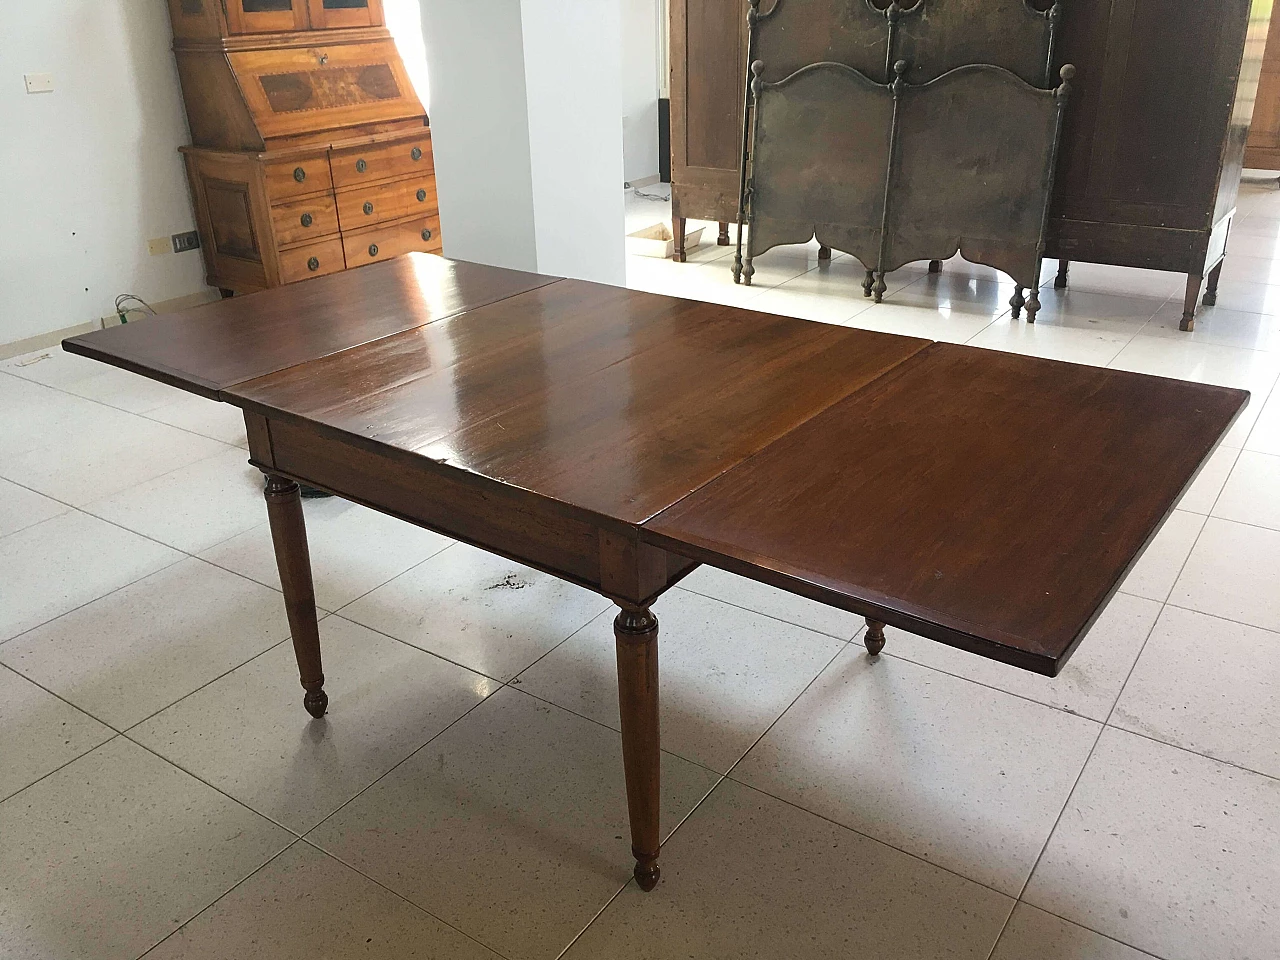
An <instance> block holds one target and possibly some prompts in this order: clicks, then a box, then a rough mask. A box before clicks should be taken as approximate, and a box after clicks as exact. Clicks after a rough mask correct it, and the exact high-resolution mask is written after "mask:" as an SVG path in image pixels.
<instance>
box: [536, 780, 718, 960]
mask: <svg viewBox="0 0 1280 960" xmlns="http://www.w3.org/2000/svg"><path fill="white" fill-rule="evenodd" d="M699 766H701V765H700V764H699ZM704 769H709V768H704ZM712 772H714V771H712ZM726 779H727V778H726V777H725V776H724V774H716V782H715V783H713V784H712V785H711V786H710V787H709V788H708V789H707V791H706V793H704V794H703V795H702V796H701V797H699V798H698V802H697V803H695V804H694V805H693V806H692V807H690V808H689V809H688V811H687V812H686V813H685V815H684V816H682V817H681V818H680V819H679V820H678V821H677V822H676V825H675V826H674V827H672V828H671V829H670V831H668V833H667V835H666V837H665V838H664V839H663V840H662V842H661V844H660V845H659V848H658V849H659V854H661V850H662V847H663V846H665V845H666V843H667V841H668V840H670V839H671V838H672V837H674V836H675V835H676V831H677V830H679V829H680V828H681V827H683V826H684V825H685V823H686V822H687V821H688V820H689V818H690V817H692V816H693V815H694V814H695V813H696V812H697V811H698V808H699V807H701V806H702V805H703V803H705V802H706V800H707V798H708V797H710V796H711V794H713V793H715V791H716V790H717V789H718V788H719V786H720V784H722V783H724V781H725V780H726ZM632 882H633V880H632V879H631V878H628V880H627V881H626V882H625V883H623V884H622V886H620V887H619V888H618V890H617V892H616V893H614V894H613V896H611V897H610V898H609V899H608V900H607V901H605V903H604V905H603V906H601V907H600V909H599V910H597V911H596V912H595V914H594V915H593V916H592V917H591V919H590V920H588V921H587V922H586V923H585V924H584V925H583V927H582V929H581V930H579V931H578V932H577V933H575V934H574V935H573V938H572V939H571V940H570V941H569V942H568V943H567V944H565V946H564V947H563V949H561V950H560V952H559V953H557V954H556V957H555V960H561V958H562V957H564V955H565V954H567V953H568V952H569V951H570V950H571V949H573V945H574V944H575V943H577V942H578V941H579V940H581V939H582V937H583V935H584V934H585V933H586V932H587V931H588V930H590V929H591V927H592V926H593V925H594V924H595V922H596V921H597V920H599V919H600V918H601V917H602V916H603V915H604V912H605V911H606V910H608V909H609V907H611V906H612V905H613V903H614V901H615V900H617V899H618V898H619V897H620V896H622V894H623V893H625V892H626V890H627V888H628V887H630V886H631V884H632Z"/></svg>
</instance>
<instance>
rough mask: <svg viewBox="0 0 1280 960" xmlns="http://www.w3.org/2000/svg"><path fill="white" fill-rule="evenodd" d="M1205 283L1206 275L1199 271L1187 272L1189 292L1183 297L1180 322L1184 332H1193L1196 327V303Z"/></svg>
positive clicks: (1179, 326) (1180, 327)
mask: <svg viewBox="0 0 1280 960" xmlns="http://www.w3.org/2000/svg"><path fill="white" fill-rule="evenodd" d="M1203 283H1204V277H1203V276H1202V275H1201V274H1198V273H1189V274H1187V293H1186V296H1185V297H1183V298H1182V322H1181V323H1179V324H1178V329H1179V330H1182V331H1184V332H1188V333H1189V332H1191V331H1192V330H1194V329H1195V328H1196V304H1197V302H1198V301H1199V299H1200V286H1201V285H1202V284H1203Z"/></svg>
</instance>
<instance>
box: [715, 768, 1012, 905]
mask: <svg viewBox="0 0 1280 960" xmlns="http://www.w3.org/2000/svg"><path fill="white" fill-rule="evenodd" d="M724 780H728V781H730V782H732V783H734V784H736V785H737V786H739V787H743V788H745V789H747V790H751V791H752V792H754V793H758V794H761V795H762V796H766V797H769V798H770V799H772V800H777V801H778V802H779V803H785V804H786V805H787V806H788V807H792V808H793V809H796V810H799V811H800V812H801V813H806V814H808V815H809V816H811V817H817V818H818V819H819V820H825V821H826V822H827V823H829V824H831V825H832V826H835V827H839V828H840V829H841V830H847V831H849V832H850V833H852V834H854V835H856V836H859V837H862V838H863V839H864V840H870V841H871V842H872V843H874V844H876V845H877V846H881V847H884V848H885V849H886V850H892V851H894V852H895V853H900V854H902V855H903V856H904V857H910V858H911V859H912V860H917V861H919V862H920V863H923V864H925V865H926V866H928V867H929V868H930V869H933V870H941V871H942V872H943V873H949V874H951V876H953V877H957V878H959V879H961V880H963V881H964V882H965V883H972V884H973V885H974V886H978V887H982V888H983V889H984V890H990V891H991V892H992V893H994V894H997V895H999V896H1001V897H1004V898H1005V899H1006V900H1008V901H1009V902H1010V903H1016V902H1017V898H1016V897H1014V896H1013V894H1011V893H1006V892H1005V891H1003V890H999V889H997V888H995V887H993V886H991V885H990V884H989V883H983V882H982V881H981V880H974V879H973V878H972V877H966V876H965V875H964V874H963V873H960V872H959V871H958V870H956V869H955V868H953V867H948V866H947V865H946V864H942V863H938V862H937V861H936V860H929V859H927V858H925V857H922V856H921V855H920V854H918V853H912V852H911V851H910V850H904V849H902V848H901V847H895V846H894V845H893V844H892V843H890V842H889V841H888V840H882V839H880V838H879V837H876V836H873V835H872V834H869V833H864V832H863V831H861V830H858V829H855V828H854V827H851V826H849V825H848V824H847V823H841V822H840V821H839V820H835V819H833V818H832V817H829V816H827V815H826V814H825V813H820V812H818V811H817V810H810V809H809V808H808V807H803V806H801V805H800V804H798V803H796V802H795V801H794V800H788V799H787V798H786V797H780V796H778V795H777V794H776V793H770V792H769V791H768V790H765V789H764V788H762V787H759V786H757V785H755V784H752V783H747V781H745V780H740V779H738V778H737V777H732V776H729V775H725V777H724ZM722 785H723V784H717V787H719V786H722Z"/></svg>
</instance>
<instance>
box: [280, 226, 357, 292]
mask: <svg viewBox="0 0 1280 960" xmlns="http://www.w3.org/2000/svg"><path fill="white" fill-rule="evenodd" d="M346 266H347V263H346V260H345V258H344V257H343V255H342V238H341V237H332V238H331V239H329V240H321V241H320V242H319V243H308V244H307V245H306V246H303V247H294V248H293V249H292V250H281V251H280V282H281V283H293V282H294V281H295V280H305V279H307V277H323V276H324V275H325V274H326V273H337V272H338V271H339V270H345V269H346Z"/></svg>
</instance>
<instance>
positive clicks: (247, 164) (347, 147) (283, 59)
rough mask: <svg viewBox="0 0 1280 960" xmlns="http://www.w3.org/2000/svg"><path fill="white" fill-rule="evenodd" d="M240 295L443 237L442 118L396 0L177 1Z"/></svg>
mask: <svg viewBox="0 0 1280 960" xmlns="http://www.w3.org/2000/svg"><path fill="white" fill-rule="evenodd" d="M168 2H169V15H170V19H171V21H172V24H173V36H174V44H173V50H174V54H175V56H176V57H177V61H178V74H179V77H180V78H181V81H182V95H183V100H184V101H185V104H186V110H187V119H188V122H189V124H190V127H191V139H192V141H193V143H192V146H190V147H184V148H182V151H183V154H184V155H185V158H186V165H187V176H188V179H189V180H190V184H191V196H192V201H193V204H194V206H195V211H196V222H197V225H198V228H199V232H200V243H201V247H202V249H203V251H204V260H205V270H206V276H207V280H208V282H209V284H210V285H211V286H215V287H219V288H221V290H222V292H223V295H224V296H229V295H230V294H231V293H247V292H249V291H251V290H261V289H264V288H267V287H276V286H280V285H281V284H286V283H292V282H293V281H295V280H302V279H305V278H307V277H314V276H321V275H323V274H327V273H334V272H336V271H339V270H344V269H346V268H347V267H356V266H361V265H363V264H366V263H373V262H376V261H379V260H385V259H387V258H389V257H394V256H398V255H400V254H402V253H407V252H409V251H411V250H423V251H428V252H437V251H439V250H440V249H441V242H440V220H439V213H438V208H437V204H436V186H435V168H434V165H433V163H432V157H431V130H430V128H429V127H428V124H427V116H426V112H425V110H424V109H423V107H422V103H421V102H420V101H419V99H418V96H417V94H416V93H415V92H414V89H413V85H412V83H411V82H410V80H409V76H408V74H407V73H406V71H405V67H404V63H403V62H402V61H401V58H400V54H399V53H398V52H397V50H396V45H395V41H394V40H393V39H392V38H391V34H390V33H389V32H388V31H387V29H386V28H385V26H383V14H382V0H168Z"/></svg>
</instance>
